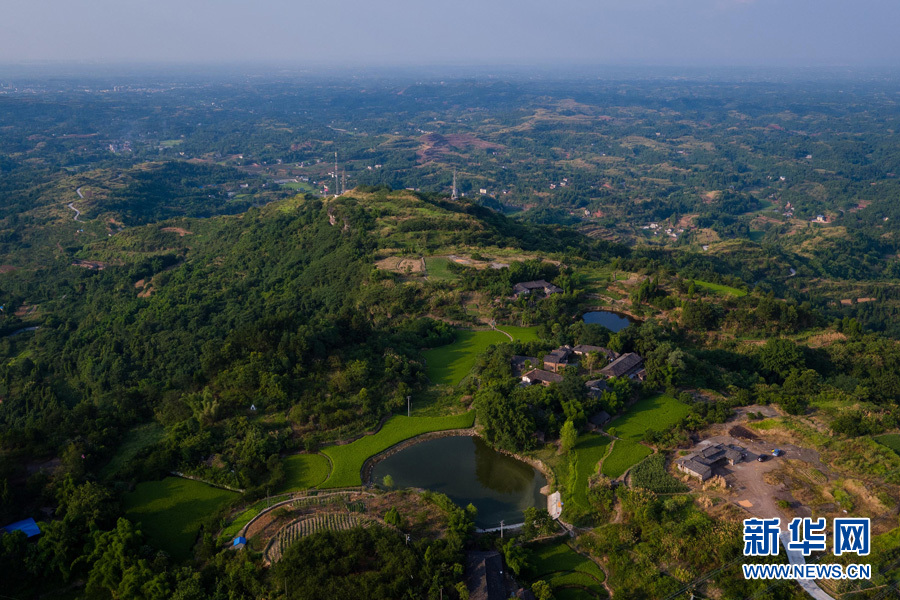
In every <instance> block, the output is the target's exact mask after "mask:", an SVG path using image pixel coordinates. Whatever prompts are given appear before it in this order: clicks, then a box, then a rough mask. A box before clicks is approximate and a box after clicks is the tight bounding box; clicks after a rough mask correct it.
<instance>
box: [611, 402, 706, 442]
mask: <svg viewBox="0 0 900 600" xmlns="http://www.w3.org/2000/svg"><path fill="white" fill-rule="evenodd" d="M690 412H691V409H690V408H689V407H688V406H687V404H684V403H682V402H679V401H678V400H676V399H675V398H672V397H671V396H666V395H665V394H659V395H656V396H650V397H649V398H642V399H640V400H638V401H637V402H635V403H634V404H633V405H632V406H631V408H629V409H628V411H627V412H626V413H625V414H624V415H622V416H621V417H618V418H616V419H614V420H613V421H612V422H610V424H609V426H608V427H607V431H609V432H610V433H612V431H613V428H615V435H616V436H617V437H620V438H622V439H625V440H630V441H633V442H637V441H639V440H642V439H644V435H645V434H646V433H647V431H648V430H649V429H653V430H656V431H664V430H666V429H668V428H669V427H672V426H673V425H675V424H676V423H678V422H679V421H680V420H681V419H683V418H684V417H686V416H687V415H688V414H689V413H690Z"/></svg>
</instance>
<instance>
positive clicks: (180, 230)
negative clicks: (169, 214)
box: [160, 227, 194, 237]
mask: <svg viewBox="0 0 900 600" xmlns="http://www.w3.org/2000/svg"><path fill="white" fill-rule="evenodd" d="M160 231H166V232H168V233H177V234H178V236H179V237H184V236H186V235H194V232H193V231H188V230H187V229H185V228H184V227H163V228H162V229H160Z"/></svg>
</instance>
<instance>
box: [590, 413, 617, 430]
mask: <svg viewBox="0 0 900 600" xmlns="http://www.w3.org/2000/svg"><path fill="white" fill-rule="evenodd" d="M611 418H612V417H610V416H609V413H608V412H606V411H605V410H601V411H600V412H598V413H596V414H593V415H591V416H590V418H588V423H590V424H591V425H593V426H594V427H595V428H597V429H599V428H601V427H603V426H604V425H606V424H607V423H609V420H610V419H611Z"/></svg>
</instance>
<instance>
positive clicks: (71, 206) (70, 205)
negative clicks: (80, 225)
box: [66, 188, 84, 221]
mask: <svg viewBox="0 0 900 600" xmlns="http://www.w3.org/2000/svg"><path fill="white" fill-rule="evenodd" d="M75 193H76V194H78V197H79V198H81V199H82V200H84V194H82V193H81V188H78V189H76V190H75ZM66 208H69V209H71V210H74V211H75V216H74V217H72V218H73V219H75V220H76V221H77V220H78V217H80V216H81V211H80V210H78V209H77V208H75V203H74V202H69V203H68V204H66Z"/></svg>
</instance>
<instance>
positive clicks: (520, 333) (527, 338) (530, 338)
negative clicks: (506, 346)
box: [497, 325, 538, 342]
mask: <svg viewBox="0 0 900 600" xmlns="http://www.w3.org/2000/svg"><path fill="white" fill-rule="evenodd" d="M497 329H500V330H501V331H505V332H506V333H508V334H509V335H511V336H513V338H515V339H517V340H519V341H521V342H536V341H537V339H538V335H537V330H538V328H537V327H516V326H514V325H500V326H499V327H497Z"/></svg>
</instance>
